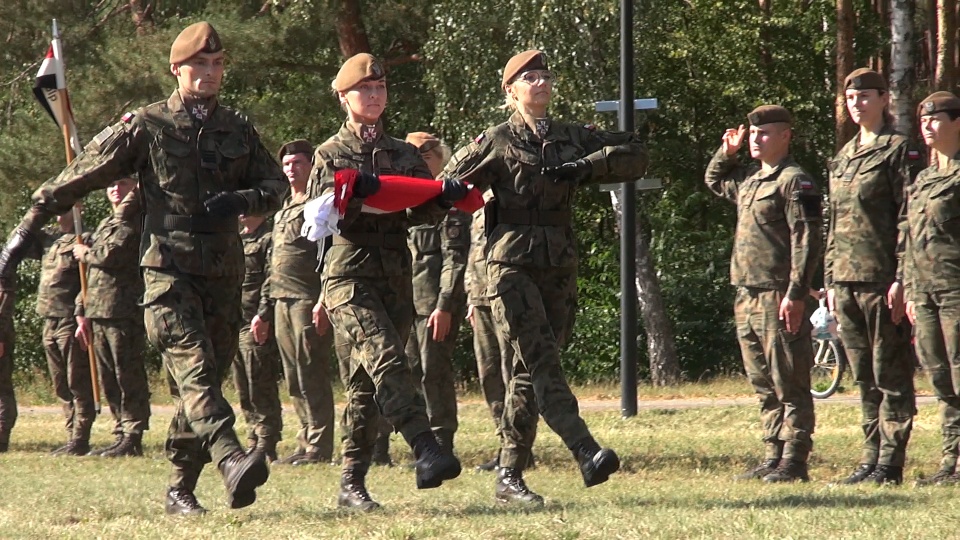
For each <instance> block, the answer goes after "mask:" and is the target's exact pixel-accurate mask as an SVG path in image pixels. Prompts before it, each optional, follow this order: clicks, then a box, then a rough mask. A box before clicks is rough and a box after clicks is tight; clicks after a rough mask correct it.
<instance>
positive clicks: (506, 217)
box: [497, 208, 571, 226]
mask: <svg viewBox="0 0 960 540" xmlns="http://www.w3.org/2000/svg"><path fill="white" fill-rule="evenodd" d="M570 217H571V216H570V211H569V210H516V209H505V208H497V223H506V224H509V225H540V226H563V225H569V224H570Z"/></svg>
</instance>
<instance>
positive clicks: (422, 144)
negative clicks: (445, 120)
mask: <svg viewBox="0 0 960 540" xmlns="http://www.w3.org/2000/svg"><path fill="white" fill-rule="evenodd" d="M407 142H408V143H410V144H412V145H414V146H416V147H417V148H419V149H420V153H423V154H425V153H427V152H429V151H431V150H433V149H434V148H436V147H438V146H440V139H438V138H436V137H434V136H433V135H431V134H429V133H426V132H424V131H415V132H413V133H408V134H407Z"/></svg>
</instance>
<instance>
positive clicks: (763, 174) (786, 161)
mask: <svg viewBox="0 0 960 540" xmlns="http://www.w3.org/2000/svg"><path fill="white" fill-rule="evenodd" d="M794 163H796V162H795V161H793V156H791V155H790V154H787V155H786V156H784V157H783V159H781V160H780V163H778V164H777V166H776V167H774V168H772V169H768V170H764V169H763V164H762V163H760V164H759V166H760V168H759V169H757V172H756V173H754V175H753V178H754V180H759V181H761V182H762V181H764V180H766V179H768V178H772V177H775V176H777V175H778V174H780V171H782V170H783V169H785V168H787V167H788V166H790V165H793V164H794Z"/></svg>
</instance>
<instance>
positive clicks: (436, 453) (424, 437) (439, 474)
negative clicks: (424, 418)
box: [411, 431, 460, 489]
mask: <svg viewBox="0 0 960 540" xmlns="http://www.w3.org/2000/svg"><path fill="white" fill-rule="evenodd" d="M411 443H412V444H411V446H413V455H414V457H416V458H417V462H416V469H417V489H430V488H435V487H440V484H442V483H443V481H444V480H453V479H454V478H456V477H458V476H460V460H458V459H457V457H456V456H454V455H453V453H452V452H449V451H446V450H444V449H443V448H441V447H440V445H439V444H438V443H437V439H436V437H434V435H433V432H432V431H424V432H423V433H421V434H419V435H417V436H416V437H414V439H413V441H411Z"/></svg>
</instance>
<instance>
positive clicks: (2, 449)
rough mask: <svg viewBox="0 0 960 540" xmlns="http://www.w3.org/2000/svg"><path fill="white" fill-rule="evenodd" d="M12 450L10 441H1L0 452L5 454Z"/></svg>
mask: <svg viewBox="0 0 960 540" xmlns="http://www.w3.org/2000/svg"><path fill="white" fill-rule="evenodd" d="M9 450H10V443H9V442H8V441H4V442H0V454H5V453H7V452H8V451H9Z"/></svg>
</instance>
